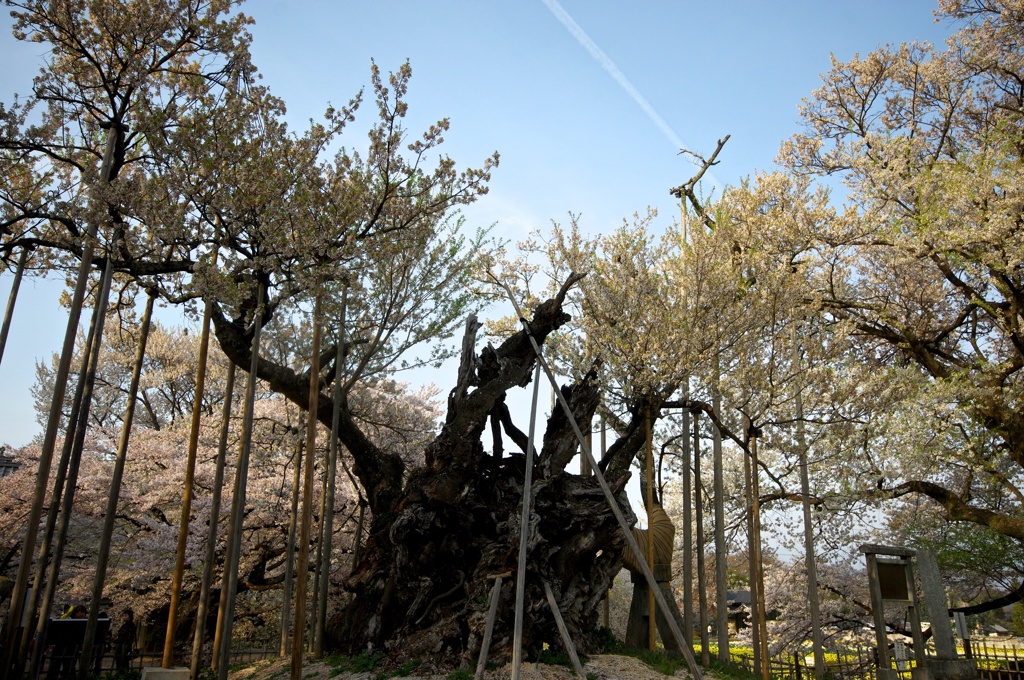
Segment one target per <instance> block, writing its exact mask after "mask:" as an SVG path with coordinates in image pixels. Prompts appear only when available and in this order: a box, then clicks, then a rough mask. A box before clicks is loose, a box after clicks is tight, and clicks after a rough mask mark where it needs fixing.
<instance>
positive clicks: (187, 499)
mask: <svg viewBox="0 0 1024 680" xmlns="http://www.w3.org/2000/svg"><path fill="white" fill-rule="evenodd" d="M212 315H213V301H212V300H210V299H207V300H206V305H205V307H204V310H203V327H202V331H201V334H200V336H199V365H198V366H197V367H196V383H195V385H196V386H195V397H194V399H193V401H192V423H191V429H190V430H189V436H188V454H187V457H186V459H185V486H184V488H183V489H182V494H181V517H180V519H179V522H178V549H177V553H176V554H175V559H174V572H173V573H172V575H171V603H170V606H169V608H168V610H167V635H166V636H164V656H163V661H162V663H161V665H162V666H163V667H164V668H170V667H171V664H172V663H173V662H174V638H175V630H174V629H175V628H176V627H177V623H178V600H179V599H181V582H182V579H184V574H185V550H186V549H187V548H188V524H189V520H191V518H192V487H193V485H194V483H195V477H196V453H197V451H198V450H199V425H200V423H201V420H202V416H203V391H204V390H205V388H206V362H207V358H208V356H209V353H210V317H211V316H212Z"/></svg>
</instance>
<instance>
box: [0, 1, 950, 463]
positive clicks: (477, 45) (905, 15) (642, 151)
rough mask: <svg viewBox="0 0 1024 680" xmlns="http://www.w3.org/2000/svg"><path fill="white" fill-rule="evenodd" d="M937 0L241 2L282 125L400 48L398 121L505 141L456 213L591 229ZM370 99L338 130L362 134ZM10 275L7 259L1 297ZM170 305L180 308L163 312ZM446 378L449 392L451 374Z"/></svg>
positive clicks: (6, 373)
mask: <svg viewBox="0 0 1024 680" xmlns="http://www.w3.org/2000/svg"><path fill="white" fill-rule="evenodd" d="M935 5H936V3H935V0H775V1H773V2H772V1H765V0H761V1H754V0H719V1H718V2H714V3H712V2H707V1H696V0H635V1H633V2H622V1H620V2H611V1H610V0H559V1H558V2H556V1H555V0H515V1H511V0H505V1H504V2H499V1H497V0H473V1H463V0H459V1H442V0H434V1H432V2H428V1H425V0H376V1H373V2H366V1H365V0H361V1H356V0H318V1H312V2H301V3H299V2H294V1H290V0H252V1H251V2H248V3H246V4H245V5H244V6H243V9H244V11H245V12H246V13H247V14H249V15H251V16H252V17H253V18H254V19H255V20H256V24H255V25H254V26H253V27H252V33H253V37H254V42H253V56H254V61H255V63H256V65H257V67H258V68H259V70H260V72H261V73H262V75H263V78H264V83H265V84H267V85H269V87H270V88H271V90H272V91H273V92H274V93H275V94H277V95H278V96H280V97H282V98H283V99H284V100H285V101H286V102H287V105H288V117H289V120H290V121H291V124H292V125H293V127H295V128H297V129H301V128H302V127H303V126H304V125H305V124H306V121H308V120H309V119H310V118H317V117H319V116H320V115H321V114H322V112H323V110H324V109H325V108H326V106H327V104H328V103H333V104H336V105H337V104H342V103H345V102H347V101H348V100H349V99H350V98H351V97H352V96H353V95H354V94H355V93H356V92H357V91H358V90H359V89H360V88H361V87H368V85H369V70H370V60H371V59H374V60H376V63H377V64H378V65H379V66H380V67H381V69H382V70H384V71H388V70H392V69H395V68H397V67H398V66H399V65H400V64H401V63H403V62H404V61H405V60H407V59H408V60H409V61H410V62H411V64H412V69H413V79H412V83H411V87H410V92H409V97H408V99H409V102H410V115H409V118H408V120H409V124H408V126H409V129H410V131H411V132H413V133H418V131H420V130H421V129H423V128H424V127H425V126H426V125H428V124H429V123H430V122H433V121H434V120H437V119H438V118H442V117H448V118H450V119H451V130H450V132H449V133H448V134H447V135H446V139H447V140H448V141H447V143H446V144H445V146H444V149H445V151H446V153H447V154H448V155H450V156H451V157H452V158H454V159H455V160H456V161H457V162H458V163H459V165H460V166H466V165H473V166H476V165H479V164H480V163H481V162H482V161H483V159H484V158H486V157H487V156H489V155H490V154H491V153H492V152H494V151H498V152H499V153H500V154H501V165H500V167H499V168H498V169H497V170H496V171H495V172H494V175H493V181H492V184H491V192H490V194H489V195H487V196H485V197H484V198H483V199H481V200H480V201H479V202H478V203H477V204H475V205H473V206H470V207H469V208H468V209H466V211H465V215H466V218H467V221H468V223H469V226H471V227H475V226H486V225H490V224H494V225H495V230H496V234H498V235H500V236H502V237H504V238H507V239H511V240H516V239H519V238H522V237H524V236H526V235H527V234H528V233H529V232H530V231H531V230H534V229H541V230H543V229H545V228H546V227H547V226H548V225H550V223H551V221H552V220H556V221H563V222H564V221H566V219H567V216H568V214H569V213H570V212H571V213H574V214H579V215H581V223H582V225H583V226H584V228H586V229H587V230H588V231H590V232H592V233H600V232H607V231H610V230H612V229H615V228H617V227H618V226H619V225H620V224H621V223H622V221H623V219H628V218H629V217H630V216H631V215H632V214H633V213H634V212H644V211H645V210H646V209H647V207H649V206H650V207H654V208H657V209H658V210H659V212H660V214H661V218H662V220H663V221H664V223H666V224H667V223H669V222H670V221H671V220H672V219H674V218H675V215H676V214H677V212H678V205H677V202H676V200H675V199H673V198H672V197H670V196H669V193H668V190H669V189H670V188H671V187H673V186H677V185H679V184H681V183H682V182H683V181H685V180H686V179H688V178H689V177H690V175H691V174H692V166H690V165H689V164H688V162H687V161H686V160H685V159H684V157H682V156H679V155H678V153H677V152H678V151H679V149H678V148H677V146H678V142H680V141H681V142H682V143H683V144H685V145H686V147H687V148H689V149H691V150H694V151H697V152H699V153H704V154H707V153H710V152H711V151H712V150H713V149H714V147H715V143H716V140H718V139H719V138H721V137H724V136H725V135H726V134H729V135H732V138H731V140H730V142H729V144H728V145H727V147H726V149H725V151H724V152H723V155H722V157H721V158H722V162H721V164H720V165H719V166H717V167H716V168H715V169H714V178H715V180H716V181H717V182H719V183H722V184H736V183H738V182H739V181H740V180H741V178H743V177H744V176H747V175H750V174H752V173H754V172H755V171H756V170H765V169H770V168H771V166H772V160H773V158H774V156H775V153H776V151H777V149H778V146H779V143H780V142H781V141H782V140H784V139H785V138H787V137H789V136H790V135H792V134H793V133H794V132H796V131H797V130H798V129H799V123H798V113H797V107H798V105H799V104H800V101H801V99H802V98H805V97H808V96H810V94H811V92H812V91H813V90H814V89H815V88H816V87H817V86H818V85H819V84H820V74H822V73H824V72H825V71H827V70H828V68H829V66H830V55H831V54H834V55H835V56H836V57H837V58H838V59H840V60H845V59H849V58H851V57H853V56H854V54H855V53H858V52H859V53H861V54H864V53H867V52H868V51H870V50H872V49H874V48H875V47H877V46H879V45H882V44H886V43H892V44H897V43H900V42H905V41H913V40H929V41H932V42H941V41H942V40H943V39H944V38H945V36H946V35H948V34H949V32H950V31H951V27H950V26H949V25H948V24H945V23H939V24H937V23H935V22H934V17H933V15H932V10H933V9H934V8H935ZM9 28H10V19H9V18H8V17H7V16H6V15H5V16H3V17H0V63H2V64H3V65H4V66H3V68H0V101H3V102H10V101H11V100H12V98H13V95H14V93H16V92H18V93H27V92H28V91H29V89H30V87H31V78H32V76H33V75H34V74H35V73H36V72H37V71H38V69H39V68H40V67H41V66H42V65H43V63H44V59H45V50H44V48H43V47H42V46H40V45H35V44H31V45H26V44H21V43H17V42H16V41H15V40H14V39H13V38H12V37H11V35H10V30H9ZM373 113H374V107H373V106H372V102H370V103H369V104H368V105H364V107H363V109H362V111H361V113H360V114H359V120H358V121H357V124H356V125H355V126H353V128H352V130H351V131H350V132H351V134H348V135H346V138H345V140H344V144H345V145H346V146H349V147H352V148H356V149H358V148H361V146H362V145H363V142H364V139H365V138H364V137H363V136H362V131H364V130H365V129H366V126H367V125H368V124H369V122H370V121H371V119H372V114H373ZM12 278H13V277H12V275H11V274H10V273H6V272H5V273H3V274H0V305H6V302H7V297H8V294H9V290H10V285H11V280H12ZM62 289H63V281H52V280H51V281H34V280H26V281H25V283H23V285H22V295H21V297H20V298H19V301H18V306H17V310H16V312H15V317H14V325H13V328H12V330H11V337H10V340H9V342H8V347H7V350H6V352H5V354H4V357H3V363H2V364H0V386H2V387H0V443H8V444H11V445H15V446H18V445H23V444H25V443H27V442H28V441H29V439H31V437H32V436H34V435H35V434H36V433H37V432H38V431H39V429H40V428H39V426H38V424H36V422H35V413H34V409H33V404H32V400H31V396H30V394H29V388H30V386H31V384H32V382H33V380H34V373H35V370H34V364H35V362H36V361H37V360H39V359H43V358H45V357H46V356H48V355H49V353H51V352H53V351H56V350H57V349H58V347H59V344H60V342H61V339H62V338H63V332H64V326H65V321H66V315H65V314H64V313H63V312H62V310H60V309H59V308H58V307H57V305H56V300H57V298H58V296H59V294H60V292H61V290H62ZM164 321H165V322H167V323H174V322H175V318H174V315H173V314H171V313H170V312H167V311H165V312H164ZM442 388H445V389H446V386H445V385H442Z"/></svg>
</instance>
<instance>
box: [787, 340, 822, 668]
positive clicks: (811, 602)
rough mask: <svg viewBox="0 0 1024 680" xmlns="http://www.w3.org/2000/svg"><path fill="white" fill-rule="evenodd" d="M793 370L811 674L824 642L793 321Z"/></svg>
mask: <svg viewBox="0 0 1024 680" xmlns="http://www.w3.org/2000/svg"><path fill="white" fill-rule="evenodd" d="M791 337H792V339H793V371H794V374H795V376H796V397H795V400H794V401H795V407H796V449H797V455H798V456H799V459H800V505H801V506H802V510H803V516H804V565H805V568H806V569H807V608H808V609H809V610H810V614H811V645H812V649H813V652H814V675H815V677H818V678H820V677H822V676H823V675H824V674H825V645H824V641H823V640H822V635H821V606H820V604H819V602H818V567H817V564H816V561H815V557H814V524H813V523H812V521H811V485H810V481H809V480H808V475H807V436H806V433H805V432H804V401H803V387H802V375H803V371H802V368H801V361H800V347H799V345H798V344H797V334H796V321H794V322H793V329H792V336H791Z"/></svg>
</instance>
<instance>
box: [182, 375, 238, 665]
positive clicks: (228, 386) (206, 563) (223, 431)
mask: <svg viewBox="0 0 1024 680" xmlns="http://www.w3.org/2000/svg"><path fill="white" fill-rule="evenodd" d="M235 371H236V369H235V364H234V363H233V362H228V375H227V379H226V382H225V385H224V404H223V407H222V409H221V422H220V439H219V441H218V443H217V464H216V467H215V469H214V473H213V492H212V495H211V498H210V530H209V532H208V533H207V536H206V556H205V557H204V558H203V576H202V580H201V582H200V585H199V604H198V606H197V608H196V633H195V637H194V638H193V640H192V663H191V666H190V669H191V677H192V680H196V678H198V677H199V666H200V665H202V660H203V645H204V643H205V642H206V617H207V611H208V609H209V600H210V585H211V584H212V582H213V565H214V562H215V560H216V554H217V528H218V526H219V525H220V505H221V489H222V487H223V486H224V467H225V465H226V462H227V450H228V432H229V431H230V428H231V401H232V399H233V398H234V392H235Z"/></svg>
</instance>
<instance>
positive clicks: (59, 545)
mask: <svg viewBox="0 0 1024 680" xmlns="http://www.w3.org/2000/svg"><path fill="white" fill-rule="evenodd" d="M123 235H124V227H123V226H122V225H118V226H117V228H116V229H115V231H114V236H113V238H112V239H111V242H110V244H109V247H108V253H110V252H113V251H114V249H115V248H116V247H117V246H116V244H117V243H118V242H119V241H120V240H121V238H122V237H123ZM113 276H114V267H113V264H112V263H111V258H110V257H107V262H106V265H105V266H104V267H103V274H102V276H101V277H100V286H99V289H98V290H97V291H96V302H95V304H94V306H93V313H92V316H93V318H92V322H91V326H92V328H91V329H90V335H91V336H92V345H91V346H90V347H89V358H88V365H89V370H88V372H87V373H86V376H85V389H84V390H82V392H81V404H80V405H79V409H80V413H79V415H78V418H77V423H76V424H69V430H68V433H69V436H70V434H71V432H72V431H73V432H74V442H73V446H72V449H71V456H70V458H69V460H68V475H67V481H66V482H65V486H64V497H63V498H62V499H61V509H60V518H59V519H58V520H57V531H56V533H55V534H54V546H53V556H52V557H51V560H50V564H49V568H48V570H47V572H46V587H45V590H44V591H43V600H42V607H43V609H42V611H41V612H40V615H39V617H38V619H37V623H36V640H45V639H46V627H47V624H48V622H49V617H48V616H46V614H47V612H48V611H49V610H50V607H51V606H52V604H53V597H54V593H55V592H56V589H57V580H58V578H59V577H60V567H61V562H62V561H63V559H64V548H65V546H66V544H67V533H68V527H69V526H70V524H71V510H72V508H73V506H74V502H75V491H76V488H77V485H78V471H79V467H80V465H81V461H82V452H83V451H84V449H85V435H86V432H87V431H88V429H89V428H88V423H89V408H90V406H91V405H92V395H93V390H94V389H95V386H96V371H97V370H98V369H99V361H100V349H101V347H102V346H103V326H104V324H105V322H106V317H107V304H108V299H109V297H110V285H111V281H112V280H113ZM44 548H45V546H44ZM40 647H42V645H36V647H35V648H34V650H33V654H32V659H33V663H32V668H33V669H37V668H40V667H41V663H42V660H41V657H37V650H39V648H40ZM33 677H35V675H34V674H33Z"/></svg>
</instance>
